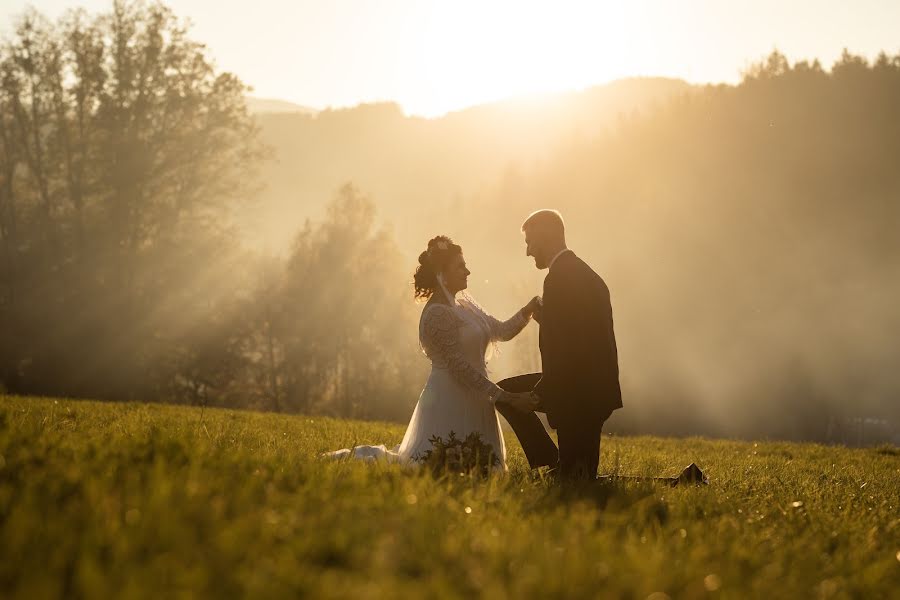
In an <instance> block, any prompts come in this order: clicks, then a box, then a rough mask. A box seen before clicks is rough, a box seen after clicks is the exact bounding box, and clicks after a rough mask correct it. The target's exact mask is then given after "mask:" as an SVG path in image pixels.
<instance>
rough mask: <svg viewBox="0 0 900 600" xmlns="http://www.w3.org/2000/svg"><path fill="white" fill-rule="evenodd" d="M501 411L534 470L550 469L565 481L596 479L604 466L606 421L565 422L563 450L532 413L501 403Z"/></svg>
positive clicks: (559, 432) (559, 429) (560, 435)
mask: <svg viewBox="0 0 900 600" xmlns="http://www.w3.org/2000/svg"><path fill="white" fill-rule="evenodd" d="M496 406H497V411H498V412H499V413H500V414H501V415H503V418H504V419H506V421H507V422H508V423H509V425H510V427H512V429H513V431H514V432H515V434H516V437H517V438H519V443H520V444H522V450H524V451H525V457H526V458H527V459H528V464H529V465H530V466H531V468H532V469H536V468H538V467H543V466H548V467H552V468H554V469H555V470H556V472H557V474H558V476H559V477H560V478H562V479H573V480H581V479H595V478H596V477H597V467H598V466H599V464H600V440H601V437H602V435H603V423H604V422H605V419H600V420H593V419H589V418H588V419H582V420H565V421H563V422H561V423H559V424H558V426H557V428H556V431H557V438H558V440H559V448H557V447H556V444H554V443H553V439H552V438H551V437H550V435H549V434H548V433H547V430H546V429H545V428H544V424H543V423H542V422H541V420H540V419H539V418H538V416H537V414H535V413H534V412H532V411H522V410H519V409H517V408H513V407H512V406H510V405H508V404H506V403H504V402H497V405H496Z"/></svg>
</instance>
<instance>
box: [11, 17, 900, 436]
mask: <svg viewBox="0 0 900 600" xmlns="http://www.w3.org/2000/svg"><path fill="white" fill-rule="evenodd" d="M120 42H121V43H120ZM125 42H127V43H125ZM117 44H119V45H117ZM117 50H118V51H117ZM0 75H2V78H0V133H2V136H0V387H2V388H3V389H5V390H6V391H8V392H10V393H15V394H44V395H56V396H72V397H89V398H99V399H109V400H127V399H133V400H156V401H165V402H180V403H199V404H209V405H218V406H226V407H247V408H257V409H264V410H274V411H285V412H300V413H322V414H327V415H332V416H346V417H353V418H365V419H375V418H377V419H390V420H396V421H401V422H402V421H405V420H406V419H408V417H409V414H410V412H411V410H412V408H413V406H414V405H415V402H416V400H417V398H418V393H419V390H420V389H421V386H422V384H423V383H424V380H425V376H426V373H427V367H428V365H427V360H426V359H425V358H424V357H423V356H422V355H421V352H420V351H419V349H418V343H417V327H416V323H417V319H418V312H419V310H420V308H421V307H420V305H416V304H415V303H414V302H413V296H412V286H411V283H410V282H411V279H412V273H413V270H414V267H415V264H416V262H415V261H416V257H417V256H418V254H419V252H421V251H422V250H424V249H425V244H426V243H427V240H428V239H430V238H431V237H434V236H435V235H438V234H446V235H449V236H451V237H452V238H453V239H454V240H455V241H456V242H457V243H459V244H461V245H462V247H463V249H464V252H465V255H466V260H467V263H468V265H469V268H470V269H471V270H472V272H473V275H472V277H471V278H470V283H471V286H470V290H469V291H470V292H471V293H472V294H473V295H474V296H475V298H477V299H478V301H479V302H480V303H481V304H482V305H483V306H484V307H486V308H487V309H488V310H489V311H490V312H492V313H493V314H495V315H496V316H498V317H503V318H505V317H508V316H510V315H511V314H512V313H513V311H515V310H516V309H518V308H519V307H521V306H522V305H523V304H525V303H526V302H527V301H528V300H529V299H530V298H531V296H533V295H535V294H540V293H541V282H542V278H543V275H544V273H543V272H538V271H537V270H535V269H534V267H533V263H532V261H531V260H530V259H528V258H527V257H526V256H525V248H524V242H523V239H522V234H521V233H520V231H519V226H520V224H521V222H522V220H523V219H524V218H525V217H526V216H527V215H528V214H529V213H530V212H531V211H533V210H535V209H538V208H556V209H559V210H560V211H561V212H562V214H563V216H564V217H565V219H566V222H567V226H568V241H569V247H570V248H572V249H573V250H574V251H575V252H576V253H577V254H579V255H580V256H581V257H583V258H584V259H585V260H586V261H587V262H588V263H589V264H590V265H591V266H592V267H593V268H594V269H595V270H596V271H597V272H598V273H599V274H600V275H601V276H602V277H603V278H604V279H605V280H606V282H607V284H608V285H609V287H610V289H611V291H612V303H613V310H614V318H615V325H616V337H617V341H618V345H619V362H620V371H621V381H622V388H623V401H624V405H625V407H624V409H622V410H620V411H617V413H616V414H615V415H614V417H613V419H612V420H611V421H610V422H609V424H608V425H607V427H606V429H605V431H611V432H621V433H653V434H671V435H688V434H701V435H708V436H734V437H747V438H777V439H793V440H814V441H830V442H844V443H854V444H855V443H874V442H883V441H889V440H891V439H893V440H894V441H895V442H896V440H897V438H896V435H897V431H898V423H900V402H898V400H900V371H898V370H897V368H896V365H897V363H898V359H900V343H898V340H897V332H898V331H900V311H898V310H897V298H898V297H900V289H898V287H900V239H898V236H897V230H898V224H900V170H898V169H897V168H896V166H897V156H898V155H900V55H890V54H882V55H881V56H880V57H878V58H877V59H876V60H874V61H870V60H867V59H865V58H862V57H859V56H856V55H854V54H852V53H851V52H845V54H844V56H843V57H842V58H841V59H839V60H838V61H837V62H836V63H834V64H832V65H821V64H819V62H818V61H816V60H815V59H814V58H810V59H808V60H806V59H804V58H803V57H785V56H784V55H782V54H780V53H778V52H773V53H772V54H771V55H769V56H768V57H761V58H760V60H759V62H757V63H756V64H754V65H753V66H752V67H751V68H749V69H748V70H747V71H746V72H745V74H744V76H743V79H742V81H741V82H740V83H739V84H738V85H705V86H696V85H689V84H687V83H685V82H683V81H679V80H672V79H662V78H658V79H657V78H639V79H627V80H622V81H617V82H614V83H611V84H608V85H603V86H597V87H594V88H590V89H586V90H583V91H580V92H571V93H560V94H552V95H544V96H535V97H529V98H522V99H511V100H509V101H504V102H498V103H493V104H487V105H482V106H475V107H472V108H469V109H466V110H462V111H459V112H454V113H450V114H448V115H446V116H443V117H440V118H434V119H424V118H420V117H411V116H406V115H405V114H404V113H403V111H402V110H401V108H400V107H399V106H398V105H395V104H391V103H382V104H369V105H361V106H357V107H355V108H349V109H342V110H326V111H311V110H306V109H304V108H303V107H298V109H297V111H293V110H291V107H290V106H285V105H284V104H281V103H278V102H269V103H264V102H261V101H251V102H250V105H249V108H248V103H247V94H248V93H249V90H247V88H246V86H245V85H244V84H243V83H242V82H240V81H239V80H238V79H237V78H236V77H234V76H231V75H228V74H225V73H220V72H218V71H217V70H216V69H215V67H214V65H213V64H212V62H211V61H210V60H209V58H208V51H207V50H206V49H204V48H202V47H199V46H196V45H195V44H194V43H193V42H192V41H191V36H190V34H189V33H188V32H186V31H185V30H183V26H182V24H181V23H180V21H179V20H178V19H177V17H176V16H175V15H174V14H172V13H171V12H170V11H168V9H165V8H163V7H160V6H157V5H149V6H143V5H120V10H119V11H118V12H113V13H110V14H108V15H106V16H104V17H101V18H95V17H94V16H91V15H88V14H87V13H72V14H70V15H68V16H66V17H64V18H62V19H61V20H60V21H59V22H56V23H51V22H49V21H47V20H45V19H43V18H42V17H40V15H39V14H37V13H34V12H31V13H26V14H25V15H24V16H23V17H22V18H21V19H20V20H19V22H18V24H17V26H16V28H15V29H14V30H13V31H12V33H11V35H9V36H8V37H7V39H5V40H4V41H3V44H2V49H0ZM250 109H252V112H251V110H250ZM489 368H490V369H491V376H492V378H494V379H499V378H501V377H504V376H508V375H513V374H517V373H521V372H526V371H532V370H539V368H540V360H539V355H538V352H537V328H536V325H531V326H529V328H528V329H527V330H526V331H525V333H524V334H523V335H521V336H520V337H519V338H517V339H516V340H515V341H513V342H512V343H510V344H506V345H504V346H503V347H502V352H501V354H500V356H498V357H496V358H495V359H494V360H493V361H492V362H491V363H490V364H489Z"/></svg>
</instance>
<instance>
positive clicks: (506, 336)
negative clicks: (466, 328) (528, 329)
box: [473, 297, 536, 342]
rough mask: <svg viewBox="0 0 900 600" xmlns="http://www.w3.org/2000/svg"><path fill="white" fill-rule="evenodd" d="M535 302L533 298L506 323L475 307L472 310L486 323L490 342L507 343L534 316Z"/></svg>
mask: <svg viewBox="0 0 900 600" xmlns="http://www.w3.org/2000/svg"><path fill="white" fill-rule="evenodd" d="M535 298H536V297H535ZM535 306H536V300H535V299H534V298H533V299H532V300H531V302H529V303H528V304H526V305H525V306H523V307H522V308H520V309H519V310H517V311H516V314H514V315H513V316H512V317H510V318H509V319H507V320H506V321H501V320H500V319H498V318H496V317H494V316H492V315H489V314H487V313H486V312H485V311H484V310H482V309H481V308H480V307H478V306H477V305H473V308H474V309H475V310H477V311H478V312H480V313H481V315H482V317H484V319H485V320H486V321H487V323H488V326H489V327H490V330H491V341H499V342H508V341H509V340H511V339H513V338H514V337H516V336H517V335H519V333H521V331H522V330H523V329H525V326H526V325H528V321H529V320H531V317H532V316H533V314H534V310H535Z"/></svg>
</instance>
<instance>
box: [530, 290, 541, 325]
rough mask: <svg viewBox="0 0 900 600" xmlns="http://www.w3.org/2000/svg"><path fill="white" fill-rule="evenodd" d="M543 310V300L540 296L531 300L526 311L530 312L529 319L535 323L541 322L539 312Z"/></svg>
mask: <svg viewBox="0 0 900 600" xmlns="http://www.w3.org/2000/svg"><path fill="white" fill-rule="evenodd" d="M543 308H544V300H543V299H542V298H541V297H540V296H535V297H534V298H532V299H531V302H529V303H528V309H529V310H530V311H531V317H532V318H533V319H534V320H535V321H537V322H538V323H540V322H541V312H542V311H543Z"/></svg>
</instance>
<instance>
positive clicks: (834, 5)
mask: <svg viewBox="0 0 900 600" xmlns="http://www.w3.org/2000/svg"><path fill="white" fill-rule="evenodd" d="M29 4H31V5H33V6H35V7H36V8H38V9H39V10H40V11H41V12H43V13H45V14H47V15H48V16H50V17H56V16H58V15H60V14H61V13H62V12H63V10H64V9H66V8H71V7H72V6H74V5H75V3H73V2H71V1H69V0H39V1H36V2H35V1H32V2H27V1H26V0H6V1H5V2H4V3H3V8H2V9H0V17H3V21H4V22H6V23H8V22H9V20H10V18H11V17H12V16H14V15H16V14H19V13H21V11H22V10H23V8H24V7H25V6H27V5H29ZM167 4H168V5H169V6H171V7H172V9H173V10H174V11H175V13H176V14H177V15H179V16H181V17H188V18H190V19H191V20H192V21H193V22H194V24H195V27H194V29H193V35H194V37H195V38H196V39H198V40H200V41H202V42H204V43H205V44H207V45H208V46H209V48H210V49H211V53H212V56H213V57H214V58H215V59H216V60H217V63H218V65H219V67H220V68H222V69H224V70H227V71H231V72H234V73H236V74H237V75H238V76H239V77H241V79H242V80H243V81H244V82H246V83H248V84H250V85H251V86H252V87H253V88H254V90H255V91H254V94H255V95H257V96H260V97H266V98H279V99H282V100H289V101H291V102H294V103H296V104H300V105H302V106H308V107H312V108H316V109H322V108H326V107H329V106H330V107H341V106H353V105H356V104H359V103H361V102H373V101H384V100H389V101H394V102H397V103H399V104H400V105H401V106H402V107H403V109H404V111H405V112H406V113H407V114H414V115H424V116H437V115H441V114H444V113H446V112H448V111H452V110H459V109H461V108H464V107H466V106H471V105H475V104H481V103H484V102H488V101H492V100H497V99H501V98H508V97H512V96H517V95H522V94H533V93H540V92H551V91H563V90H574V89H583V88H585V87H588V86H592V85H596V84H600V83H605V82H608V81H612V80H615V79H620V78H623V77H633V76H663V77H672V78H678V79H683V80H686V81H688V82H691V83H706V82H728V83H736V82H737V81H738V80H739V78H740V74H741V71H742V70H743V69H744V68H746V67H747V66H748V65H749V63H750V61H752V60H756V59H757V58H758V57H760V56H764V55H766V54H768V53H769V52H770V51H772V50H773V49H774V48H778V49H779V50H781V51H782V52H784V53H785V54H787V55H788V56H791V57H793V58H796V59H799V58H818V59H820V60H821V61H822V62H823V63H824V64H830V63H831V62H833V61H834V60H835V59H837V57H838V56H840V53H841V51H842V49H843V48H845V47H846V48H848V49H849V50H851V51H852V52H854V53H856V54H860V55H863V56H866V57H868V58H870V59H871V58H874V57H875V55H876V54H877V52H878V51H880V50H886V51H888V52H891V51H896V50H898V49H900V45H898V44H900V42H898V39H897V36H896V32H897V31H898V30H900V3H897V2H892V1H890V0H860V1H858V2H837V1H827V2H820V1H815V0H797V1H795V2H780V1H777V0H735V1H729V2H719V1H717V0H684V1H680V2H672V1H669V0H658V1H639V2H609V1H596V2H590V1H585V2H571V1H562V2H534V1H521V0H517V1H508V0H502V1H491V2H475V1H468V0H465V1H455V2H443V1H438V0H428V1H426V0H384V1H374V0H373V1H365V0H329V1H310V0H300V1H297V2H282V1H278V0H256V1H254V2H239V3H237V2H229V3H224V4H223V3H222V2H217V1H215V0H173V1H171V2H168V3H167ZM77 5H78V6H83V7H85V8H86V9H88V10H89V11H90V12H98V11H102V10H107V9H108V8H109V6H110V5H111V3H110V2H108V1H105V0H83V1H81V2H78V3H77Z"/></svg>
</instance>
